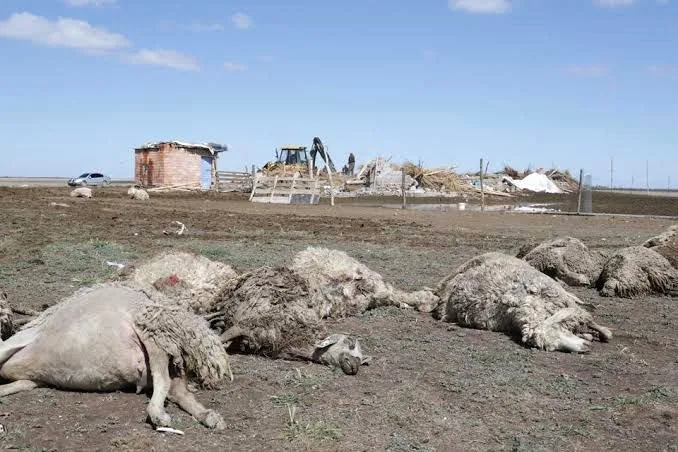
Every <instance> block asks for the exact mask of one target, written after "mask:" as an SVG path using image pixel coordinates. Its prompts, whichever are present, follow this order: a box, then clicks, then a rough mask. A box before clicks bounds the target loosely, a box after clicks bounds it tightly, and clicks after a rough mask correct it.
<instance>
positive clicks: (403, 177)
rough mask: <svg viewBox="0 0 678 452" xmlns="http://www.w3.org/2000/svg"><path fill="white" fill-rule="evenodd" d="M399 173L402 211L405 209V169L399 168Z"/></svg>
mask: <svg viewBox="0 0 678 452" xmlns="http://www.w3.org/2000/svg"><path fill="white" fill-rule="evenodd" d="M400 171H401V172H402V180H401V182H400V189H401V190H402V192H403V209H405V208H407V192H406V191H405V176H406V174H405V168H401V169H400Z"/></svg>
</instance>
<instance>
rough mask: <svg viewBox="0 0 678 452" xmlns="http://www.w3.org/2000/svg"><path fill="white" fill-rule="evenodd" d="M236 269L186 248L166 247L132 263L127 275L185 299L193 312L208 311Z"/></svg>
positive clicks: (171, 295)
mask: <svg viewBox="0 0 678 452" xmlns="http://www.w3.org/2000/svg"><path fill="white" fill-rule="evenodd" d="M237 276H238V273H237V272H236V271H235V270H234V269H233V268H232V267H231V266H230V265H227V264H224V263H222V262H217V261H213V260H210V259H208V258H206V257H205V256H201V255H198V254H195V253H192V252H188V251H166V252H163V253H161V254H158V255H157V256H155V257H153V258H152V259H150V260H148V261H146V262H144V263H142V264H141V265H139V266H138V267H136V268H135V269H134V270H133V272H132V274H131V276H130V279H131V280H132V281H134V282H136V283H140V284H146V285H152V286H153V287H155V288H156V289H157V290H158V291H160V292H162V293H164V294H165V295H167V296H169V297H170V298H173V299H177V300H181V301H185V302H187V303H188V304H189V305H190V307H191V309H192V310H193V312H194V313H196V314H200V313H205V312H210V311H211V310H212V306H213V304H214V301H215V299H216V297H217V295H218V294H219V293H220V292H221V290H222V289H223V288H224V287H225V286H226V284H227V283H228V282H229V280H231V279H232V278H236V277H237Z"/></svg>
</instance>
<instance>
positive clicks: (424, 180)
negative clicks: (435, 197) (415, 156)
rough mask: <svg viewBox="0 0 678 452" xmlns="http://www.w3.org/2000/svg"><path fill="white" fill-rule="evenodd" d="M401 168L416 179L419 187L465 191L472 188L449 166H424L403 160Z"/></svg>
mask: <svg viewBox="0 0 678 452" xmlns="http://www.w3.org/2000/svg"><path fill="white" fill-rule="evenodd" d="M402 168H403V169H404V170H405V174H407V175H408V176H410V177H411V178H412V179H414V180H416V181H417V183H418V184H419V187H421V188H424V189H429V190H433V191H439V192H465V191H472V190H473V188H472V187H471V186H470V185H468V184H466V183H464V182H462V180H461V179H460V178H459V176H458V175H457V173H455V172H454V171H452V170H451V169H449V168H435V169H429V168H424V167H423V165H415V164H414V163H412V162H405V164H403V166H402Z"/></svg>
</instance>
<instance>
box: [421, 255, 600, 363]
mask: <svg viewBox="0 0 678 452" xmlns="http://www.w3.org/2000/svg"><path fill="white" fill-rule="evenodd" d="M437 294H438V296H439V297H440V300H441V303H440V305H439V306H438V307H437V308H436V309H435V310H434V312H433V316H434V318H436V319H441V320H443V321H445V322H453V323H457V324H459V325H460V326H463V327H469V328H477V329H484V330H490V331H497V332H504V333H507V334H510V335H513V336H516V337H518V338H520V341H521V342H522V343H523V344H525V345H526V346H529V347H534V348H537V349H541V350H545V351H556V350H557V351H564V352H576V353H586V352H589V351H590V344H591V340H592V339H593V334H591V332H593V333H596V334H597V335H598V337H599V339H600V340H601V341H609V340H610V339H611V338H612V333H611V332H610V330H609V329H607V328H605V327H603V326H600V325H598V324H597V323H596V322H594V320H593V317H592V316H591V314H590V313H589V312H588V311H587V310H586V309H584V307H583V303H582V302H581V300H579V299H578V298H577V297H575V296H574V295H572V294H570V293H569V292H567V291H566V290H565V289H564V288H563V287H562V286H561V285H560V284H558V283H557V282H556V281H554V280H553V279H551V278H550V277H548V276H546V275H544V274H543V273H541V272H539V271H538V270H536V269H535V268H534V267H532V266H530V265H529V264H528V263H527V262H525V261H523V260H521V259H518V258H515V257H512V256H508V255H505V254H502V253H495V252H493V253H486V254H483V255H480V256H477V257H474V258H473V259H471V260H469V261H467V262H466V263H464V264H463V265H461V266H460V267H459V268H458V269H457V270H456V271H454V272H453V273H451V274H450V275H449V276H447V277H446V278H445V279H443V280H442V281H441V282H440V284H439V285H438V287H437Z"/></svg>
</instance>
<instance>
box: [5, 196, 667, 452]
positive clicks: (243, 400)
mask: <svg viewBox="0 0 678 452" xmlns="http://www.w3.org/2000/svg"><path fill="white" fill-rule="evenodd" d="M68 192H69V190H68V189H67V188H26V189H10V188H0V288H1V289H3V290H4V291H5V292H7V294H8V296H9V299H10V301H11V302H12V303H13V304H16V305H24V306H27V307H33V308H42V307H43V306H46V305H51V304H53V303H55V302H57V301H58V300H59V299H60V298H61V297H63V296H66V295H69V294H70V293H72V292H73V291H74V290H75V289H77V288H78V287H82V286H84V285H89V284H92V283H94V282H96V281H100V280H103V279H105V278H107V277H108V276H110V275H112V274H113V273H114V272H115V269H114V268H113V267H110V266H108V265H106V262H107V261H111V262H120V263H124V264H133V263H134V262H138V261H139V260H141V259H144V258H147V257H149V256H152V255H154V254H155V253H158V252H160V251H161V250H163V249H168V248H176V249H190V250H193V251H197V252H199V253H202V254H204V255H206V256H208V257H209V258H211V259H216V260H221V261H224V262H228V263H229V264H232V265H234V266H235V267H237V268H240V269H251V268H255V267H257V266H260V265H263V264H272V263H273V264H279V263H285V262H289V261H290V260H291V258H292V255H293V253H295V252H296V251H299V250H301V249H303V248H305V247H306V246H308V245H324V246H328V247H334V248H337V249H342V250H345V251H347V252H349V253H350V254H351V255H353V256H355V257H356V258H358V259H360V260H362V261H364V262H365V263H366V264H367V265H369V266H370V267H372V268H373V269H375V270H377V271H379V272H381V273H382V274H383V275H384V276H385V278H387V279H388V280H390V281H392V282H393V283H394V284H395V285H396V286H398V287H401V288H404V289H415V288H419V287H421V286H434V285H435V284H436V283H437V281H438V280H439V279H440V278H442V277H444V276H445V275H446V274H447V273H449V272H450V271H452V270H453V269H454V268H455V267H456V266H457V265H459V264H461V263H462V262H463V261H465V260H466V259H468V258H470V257H472V256H474V255H477V254H480V253H483V252H486V251H503V252H507V253H511V254H514V253H515V252H517V250H518V248H519V247H520V246H521V245H523V244H524V243H527V242H528V241H536V240H545V239H549V238H553V237H557V236H562V235H572V236H575V237H578V238H580V239H582V240H584V241H585V242H586V243H587V244H589V245H590V246H592V247H595V248H618V247H623V246H629V245H633V244H639V243H641V242H642V241H644V240H645V239H646V238H648V237H650V236H653V235H655V234H657V233H659V232H660V231H662V230H664V229H665V228H666V227H667V226H668V225H669V224H671V222H669V221H667V220H658V219H644V218H622V217H576V216H554V215H526V214H516V213H487V212H486V213H485V214H481V213H477V212H470V211H464V212H459V211H453V210H451V211H448V212H429V211H415V210H405V211H403V210H395V209H388V208H378V207H373V206H370V205H368V203H364V202H363V203H362V204H361V205H350V204H348V203H346V202H342V203H341V204H339V205H337V206H335V207H334V208H332V207H330V206H328V205H320V206H281V205H263V204H251V203H248V202H247V201H245V200H243V199H242V196H239V195H214V194H201V195H187V194H181V195H170V194H165V195H155V196H153V197H152V199H151V200H150V201H149V202H146V203H143V202H132V201H131V200H129V199H127V198H126V197H125V195H124V192H125V190H124V189H122V188H110V187H109V188H106V189H99V190H95V199H91V200H84V199H72V198H69V197H68ZM614 196H617V198H616V201H615V198H614ZM637 196H638V195H632V196H630V197H629V196H625V195H613V194H610V195H605V198H604V199H605V203H607V205H608V207H607V208H609V209H612V211H620V210H623V211H626V212H629V213H655V214H664V215H666V214H667V212H668V213H672V214H674V215H675V214H678V209H676V205H675V201H672V200H668V199H666V198H651V197H647V196H646V197H642V200H641V199H638V198H637ZM568 199H569V201H568V200H567V199H566V200H565V201H563V202H571V197H570V198H568ZM594 199H595V198H594ZM559 201H562V200H559ZM502 202H504V201H502ZM51 203H65V204H67V205H68V207H63V206H58V205H56V206H55V205H52V204H51ZM667 203H668V204H667ZM634 210H635V211H634ZM173 220H179V221H181V222H183V223H185V224H186V227H187V233H186V234H185V235H184V236H167V235H164V234H163V229H165V228H167V227H168V226H169V223H170V222H171V221H173ZM575 293H576V294H577V295H578V296H580V297H582V298H583V299H585V300H587V301H589V302H591V303H593V304H594V305H595V306H596V307H597V308H596V310H595V313H594V316H595V318H596V319H597V320H598V322H599V323H601V324H603V325H606V326H608V327H610V328H611V329H612V330H613V333H614V334H615V337H614V339H613V340H612V342H610V343H607V344H604V343H595V344H594V346H593V350H592V352H591V353H590V354H587V355H571V354H564V353H547V352H538V351H533V350H530V349H526V348H524V347H522V346H520V345H519V344H517V343H516V342H515V341H513V340H512V339H510V338H509V337H506V336H504V335H502V334H500V333H492V332H487V331H477V330H470V329H462V328H458V327H456V326H454V325H449V324H443V323H437V322H436V321H434V320H432V319H431V318H430V317H429V316H428V315H425V314H416V313H413V312H409V311H401V310H398V309H395V308H387V309H386V308H385V309H377V310H374V311H372V312H369V313H367V314H365V315H364V316H362V317H359V318H352V319H347V320H345V321H341V322H336V323H334V324H332V328H331V329H332V330H334V331H337V332H339V331H343V332H349V333H352V334H355V335H358V336H359V337H360V338H361V339H362V341H363V343H364V348H365V350H366V352H367V353H368V354H371V355H372V356H374V361H373V363H372V364H371V365H370V366H367V367H363V368H362V369H361V371H360V372H359V374H358V375H357V376H345V375H343V374H341V373H340V372H339V373H337V372H333V371H332V370H330V369H328V368H325V367H323V366H319V365H316V364H305V363H299V362H288V361H282V360H280V361H273V360H268V359H265V358H259V357H252V356H242V355H235V356H233V358H232V361H233V369H234V373H235V380H234V381H233V382H225V383H224V387H223V388H222V389H220V390H215V391H201V392H199V393H198V398H199V399H200V400H201V401H202V402H204V403H205V404H206V405H208V406H209V407H211V408H214V409H216V410H217V411H219V412H220V413H221V414H222V415H223V416H224V419H225V420H226V422H227V424H228V427H227V429H226V430H225V431H221V432H214V431H210V430H207V429H205V428H203V427H202V426H201V425H199V424H198V423H196V422H195V421H194V420H193V419H192V418H191V417H190V416H188V415H187V414H186V413H184V412H183V411H181V410H179V409H178V408H177V407H176V406H174V405H171V404H170V405H168V411H169V413H170V414H171V415H172V417H173V420H174V423H175V427H176V428H179V429H182V430H184V431H185V433H186V434H185V436H176V435H171V434H164V433H157V432H154V431H153V430H152V429H151V428H150V426H148V425H147V424H146V423H145V417H146V414H145V407H146V404H147V401H148V398H147V397H146V396H144V395H135V394H128V393H111V394H88V393H72V392H65V391H58V390H53V389H36V390H33V391H31V392H26V393H21V394H15V395H13V396H9V397H6V398H4V399H2V400H0V423H1V424H2V425H3V426H4V433H1V434H0V447H1V448H2V449H3V450H8V449H16V450H31V451H38V450H145V451H153V450H155V451H164V450H180V451H189V450H200V451H204V450H242V451H249V450H342V451H348V450H350V451H360V450H365V451H367V450H388V451H414V450H417V451H454V450H460V451H470V450H474V451H475V450H482V451H485V450H511V451H527V450H535V451H536V450H643V451H669V450H672V451H677V450H678V430H677V427H678V333H677V330H676V325H678V300H676V299H671V298H666V297H643V298H638V299H635V300H622V299H617V298H606V299H604V298H601V297H599V296H598V295H597V293H596V292H595V291H593V290H588V289H581V290H575ZM291 407H294V408H295V410H296V411H295V415H294V422H293V423H292V422H290V411H289V410H290V409H291Z"/></svg>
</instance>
